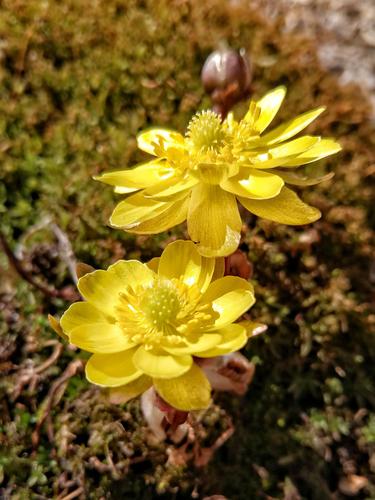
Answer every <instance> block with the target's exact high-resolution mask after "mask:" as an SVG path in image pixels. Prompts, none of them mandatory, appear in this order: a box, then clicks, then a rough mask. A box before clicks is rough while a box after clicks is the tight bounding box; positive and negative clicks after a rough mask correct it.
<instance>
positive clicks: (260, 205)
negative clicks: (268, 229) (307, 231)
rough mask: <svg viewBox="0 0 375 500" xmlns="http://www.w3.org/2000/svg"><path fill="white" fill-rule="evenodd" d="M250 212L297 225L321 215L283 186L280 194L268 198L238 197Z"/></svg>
mask: <svg viewBox="0 0 375 500" xmlns="http://www.w3.org/2000/svg"><path fill="white" fill-rule="evenodd" d="M239 201H240V203H241V204H242V205H243V206H244V207H245V208H246V209H247V210H249V211H250V212H252V213H253V214H255V215H257V216H258V217H263V218H264V219H268V220H272V221H274V222H279V223H281V224H290V225H292V226H293V225H299V224H309V223H311V222H315V221H316V220H318V219H319V218H320V216H321V213H320V211H319V210H318V209H317V208H314V207H311V206H310V205H307V204H306V203H304V202H303V201H302V200H301V199H300V198H299V197H298V196H297V195H296V193H295V192H294V191H291V190H290V189H288V188H287V187H285V186H284V187H283V189H282V190H281V192H280V194H279V195H278V196H276V197H275V198H271V199H270V200H250V199H248V198H239Z"/></svg>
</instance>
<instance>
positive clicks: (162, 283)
mask: <svg viewBox="0 0 375 500" xmlns="http://www.w3.org/2000/svg"><path fill="white" fill-rule="evenodd" d="M200 298H201V292H200V290H199V289H198V287H197V286H196V285H193V286H188V285H186V283H183V282H182V281H180V280H177V279H174V278H173V279H172V280H167V279H156V280H155V281H154V282H153V283H152V286H151V287H147V288H143V287H138V288H135V289H133V288H132V287H128V288H127V289H126V290H124V291H123V292H121V293H120V303H119V306H118V308H117V314H116V319H117V321H118V323H119V324H120V326H121V328H122V331H123V333H124V335H126V336H127V337H128V338H129V339H130V340H131V341H133V342H135V343H136V344H143V345H144V346H145V348H146V349H151V348H152V347H153V346H160V345H169V346H175V345H184V344H185V340H186V339H188V337H189V335H190V334H194V333H196V332H198V331H200V330H201V329H203V328H208V327H209V326H212V325H213V324H214V322H215V319H216V318H217V316H218V314H217V313H216V312H215V311H214V310H213V308H212V305H211V304H202V305H201V304H199V301H200Z"/></svg>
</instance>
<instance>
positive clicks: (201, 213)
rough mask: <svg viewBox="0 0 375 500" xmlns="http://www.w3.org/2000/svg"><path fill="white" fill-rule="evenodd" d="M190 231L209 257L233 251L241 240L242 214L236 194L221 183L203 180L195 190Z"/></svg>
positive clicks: (191, 201) (190, 209)
mask: <svg viewBox="0 0 375 500" xmlns="http://www.w3.org/2000/svg"><path fill="white" fill-rule="evenodd" d="M188 231H189V235H190V237H191V239H192V240H193V241H195V242H197V243H198V250H199V253H200V254H202V255H204V256H205V257H220V256H225V255H229V254H231V253H233V252H234V251H235V250H236V249H237V247H238V244H239V242H240V231H241V218H240V215H239V212H238V206H237V202H236V198H235V197H234V196H233V195H232V194H231V193H227V192H226V191H224V190H223V189H221V188H220V187H219V186H212V185H209V184H199V185H198V186H195V187H194V188H193V191H192V195H191V200H190V204H189V213H188Z"/></svg>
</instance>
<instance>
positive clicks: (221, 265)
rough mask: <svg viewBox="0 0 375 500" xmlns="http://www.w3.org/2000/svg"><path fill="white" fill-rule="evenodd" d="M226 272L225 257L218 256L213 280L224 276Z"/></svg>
mask: <svg viewBox="0 0 375 500" xmlns="http://www.w3.org/2000/svg"><path fill="white" fill-rule="evenodd" d="M224 272H225V259H224V257H217V258H216V259H215V269H214V272H213V275H212V278H211V281H215V280H218V279H219V278H222V277H223V276H224Z"/></svg>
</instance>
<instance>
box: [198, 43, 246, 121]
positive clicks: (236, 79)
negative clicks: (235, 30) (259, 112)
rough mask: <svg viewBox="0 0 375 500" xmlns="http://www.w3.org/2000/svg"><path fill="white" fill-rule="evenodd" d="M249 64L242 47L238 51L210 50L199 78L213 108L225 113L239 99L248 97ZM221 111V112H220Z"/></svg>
mask: <svg viewBox="0 0 375 500" xmlns="http://www.w3.org/2000/svg"><path fill="white" fill-rule="evenodd" d="M251 76H252V75H251V66H250V62H249V59H248V57H247V55H246V52H245V50H244V49H241V50H240V51H239V52H237V51H235V50H231V49H220V50H216V51H215V52H212V54H210V55H209V56H208V58H207V59H206V62H205V63H204V66H203V69H202V73H201V78H202V83H203V86H204V88H205V90H206V92H207V93H208V94H210V96H211V99H212V101H213V104H214V109H215V110H218V111H219V112H221V110H223V109H224V110H225V111H226V112H225V114H226V113H227V112H228V111H229V109H230V108H231V107H232V106H233V105H234V104H236V103H237V102H239V101H240V100H241V99H244V98H246V97H248V95H249V93H250V84H251ZM221 113H222V112H221Z"/></svg>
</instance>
